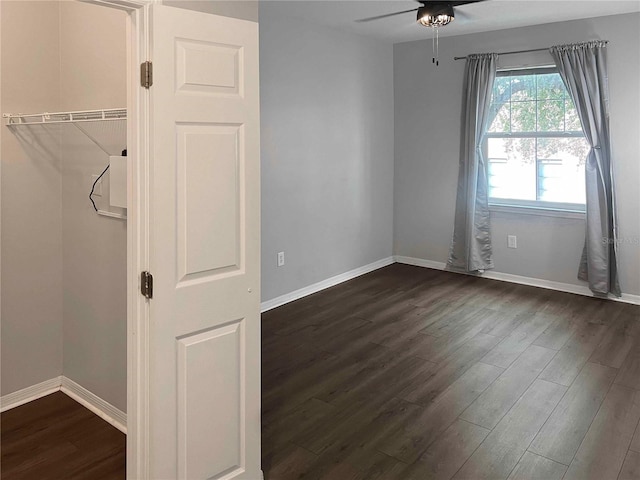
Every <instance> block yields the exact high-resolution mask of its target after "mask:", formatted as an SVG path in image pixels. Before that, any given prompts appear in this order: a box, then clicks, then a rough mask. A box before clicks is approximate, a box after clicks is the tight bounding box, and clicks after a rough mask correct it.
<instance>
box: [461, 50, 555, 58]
mask: <svg viewBox="0 0 640 480" xmlns="http://www.w3.org/2000/svg"><path fill="white" fill-rule="evenodd" d="M543 50H549V48H532V49H529V50H514V51H513V52H501V53H496V55H512V54H514V53H529V52H542V51H543ZM466 58H467V57H466V56H464V57H453V59H454V60H465V59H466Z"/></svg>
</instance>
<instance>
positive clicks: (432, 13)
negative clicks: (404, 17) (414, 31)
mask: <svg viewBox="0 0 640 480" xmlns="http://www.w3.org/2000/svg"><path fill="white" fill-rule="evenodd" d="M434 7H435V8H434ZM453 19H454V14H453V7H452V6H451V5H450V4H444V5H438V6H427V5H423V6H422V7H420V8H419V9H418V18H417V21H418V23H419V24H420V25H423V26H425V27H444V26H445V25H448V24H449V23H451V21H452V20H453Z"/></svg>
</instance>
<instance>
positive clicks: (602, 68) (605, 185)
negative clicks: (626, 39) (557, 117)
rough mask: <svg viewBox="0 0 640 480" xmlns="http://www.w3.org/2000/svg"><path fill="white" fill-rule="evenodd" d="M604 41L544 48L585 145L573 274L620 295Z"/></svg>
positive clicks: (599, 290) (599, 289) (598, 290)
mask: <svg viewBox="0 0 640 480" xmlns="http://www.w3.org/2000/svg"><path fill="white" fill-rule="evenodd" d="M606 45H607V42H606V41H593V42H585V43H579V44H571V45H560V46H555V47H552V48H551V49H550V52H551V55H552V56H553V58H554V60H555V62H556V65H557V67H558V71H559V72H560V76H561V77H562V80H563V81H564V84H565V86H566V87H567V90H568V92H569V95H570V96H571V99H572V100H573V103H574V104H575V106H576V109H577V111H578V117H579V118H580V122H581V124H582V129H583V130H584V135H585V138H586V140H587V141H588V142H589V145H590V146H591V150H590V152H589V154H588V156H587V159H586V165H585V176H586V179H585V181H586V222H587V225H586V238H585V246H584V250H583V254H582V258H581V260H580V267H579V269H578V278H579V279H581V280H585V281H587V282H589V288H590V289H591V291H592V292H594V293H596V294H601V295H607V294H609V293H612V294H614V295H616V296H620V284H619V281H618V264H617V251H616V250H617V238H616V237H617V233H616V209H615V198H614V185H613V169H612V163H611V143H610V137H609V86H608V77H607V63H606Z"/></svg>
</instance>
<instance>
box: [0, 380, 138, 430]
mask: <svg viewBox="0 0 640 480" xmlns="http://www.w3.org/2000/svg"><path fill="white" fill-rule="evenodd" d="M58 391H62V393H64V394H66V395H67V396H69V397H71V398H72V399H74V400H75V401H76V402H78V403H79V404H80V405H82V406H83V407H85V408H87V409H89V410H91V411H92V412H93V413H95V414H96V415H98V416H99V417H100V418H102V419H103V420H104V421H106V422H108V423H110V424H111V425H113V426H114V427H116V428H117V429H118V430H120V431H121V432H124V433H127V414H126V413H124V412H123V411H121V410H119V409H117V408H116V407H114V406H113V405H111V404H110V403H109V402H106V401H105V400H103V399H101V398H100V397H98V396H97V395H95V394H94V393H92V392H90V391H89V390H87V389H86V388H84V387H83V386H82V385H79V384H77V383H76V382H74V381H73V380H71V379H69V378H67V377H65V376H64V375H61V376H59V377H54V378H52V379H50V380H46V381H44V382H41V383H38V384H36V385H31V386H30V387H27V388H23V389H22V390H18V391H17V392H13V393H9V394H8V395H3V396H2V397H0V411H2V412H4V411H7V410H10V409H12V408H15V407H19V406H20V405H24V404H25V403H29V402H32V401H34V400H37V399H38V398H41V397H44V396H46V395H50V394H52V393H55V392H58Z"/></svg>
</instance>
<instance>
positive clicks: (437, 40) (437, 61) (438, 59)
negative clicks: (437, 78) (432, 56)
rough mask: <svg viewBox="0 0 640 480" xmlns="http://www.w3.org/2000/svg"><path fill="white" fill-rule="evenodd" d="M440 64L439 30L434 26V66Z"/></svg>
mask: <svg viewBox="0 0 640 480" xmlns="http://www.w3.org/2000/svg"><path fill="white" fill-rule="evenodd" d="M439 65H440V32H439V31H438V27H436V67H437V66H439Z"/></svg>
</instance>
